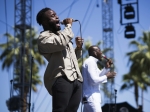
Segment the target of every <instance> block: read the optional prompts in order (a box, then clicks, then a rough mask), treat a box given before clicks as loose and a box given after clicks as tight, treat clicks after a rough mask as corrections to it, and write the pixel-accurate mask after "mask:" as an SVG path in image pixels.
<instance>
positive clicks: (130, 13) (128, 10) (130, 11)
mask: <svg viewBox="0 0 150 112" xmlns="http://www.w3.org/2000/svg"><path fill="white" fill-rule="evenodd" d="M124 17H125V18H126V19H133V18H135V11H134V8H133V7H132V5H131V4H127V5H126V7H125V11H124Z"/></svg>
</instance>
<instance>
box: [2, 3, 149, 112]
mask: <svg viewBox="0 0 150 112" xmlns="http://www.w3.org/2000/svg"><path fill="white" fill-rule="evenodd" d="M5 1H6V8H5ZM131 1H132V0H131ZM133 1H134V0H133ZM72 2H73V0H63V1H62V0H53V1H52V0H51V1H50V0H38V1H37V0H33V4H32V8H33V12H32V26H33V27H35V28H36V29H37V31H41V30H42V27H41V26H39V25H38V24H37V23H36V14H37V13H38V11H39V10H41V9H42V8H44V7H50V8H51V9H53V10H55V12H56V13H57V14H58V15H59V17H60V20H63V19H64V18H67V17H71V18H74V19H78V20H79V21H80V22H81V24H82V37H83V38H84V39H85V40H86V39H91V41H92V43H93V44H96V42H97V41H99V40H102V12H101V2H102V1H101V0H76V2H75V3H74V4H73V5H72V6H71V4H72ZM97 4H99V7H96V5H97ZM149 7H150V0H139V23H137V24H134V27H135V30H136V38H134V39H135V40H136V39H137V38H138V37H139V36H142V31H148V30H149V31H150V13H149ZM5 9H6V10H5ZM5 12H6V13H5ZM0 14H1V16H0V43H6V42H7V38H6V37H4V36H3V34H4V33H5V32H6V29H8V33H10V34H12V35H13V34H14V31H13V28H12V27H13V26H14V0H9V1H8V0H0ZM119 14H120V9H119V5H118V3H117V0H113V25H114V26H113V35H114V37H113V41H114V60H115V66H116V72H117V77H116V78H115V87H114V89H117V90H118V92H117V103H119V102H124V101H127V102H128V103H129V104H131V105H132V106H133V107H136V104H135V100H134V91H133V89H129V90H127V91H123V92H120V91H119V89H120V86H121V85H122V76H123V74H125V73H127V72H128V70H129V66H128V65H127V62H128V60H127V58H126V56H125V54H126V53H127V52H129V51H131V50H133V48H131V47H129V42H130V41H131V40H134V39H126V38H125V37H124V30H125V29H124V27H125V26H122V25H120V22H119V21H120V15H119ZM6 17H7V21H6ZM6 22H7V24H8V27H6V24H5V23H6ZM73 31H74V34H75V36H77V34H78V31H79V24H78V23H73ZM0 53H1V50H0ZM0 66H1V62H0ZM44 71H45V66H44V67H41V69H40V73H39V74H40V76H41V80H42V81H43V74H44ZM12 72H13V69H12V68H10V69H9V70H4V71H2V70H1V68H0V77H1V78H0V90H1V92H0V99H1V100H0V110H1V112H8V110H7V107H6V103H5V102H6V100H7V99H8V98H9V94H10V93H9V92H10V79H12ZM38 89H39V92H37V93H32V98H31V99H32V102H31V103H32V104H33V103H34V112H50V111H51V97H50V96H49V94H48V93H47V91H46V89H45V87H44V85H43V86H38ZM139 92H141V90H140V91H139ZM149 94H150V89H149V90H148V92H147V93H144V109H143V110H144V112H149V110H150V107H149V106H150V97H149ZM139 104H141V97H139ZM32 107H33V105H31V108H32ZM78 112H80V109H79V111H78Z"/></svg>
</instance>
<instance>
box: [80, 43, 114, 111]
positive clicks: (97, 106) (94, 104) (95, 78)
mask: <svg viewBox="0 0 150 112" xmlns="http://www.w3.org/2000/svg"><path fill="white" fill-rule="evenodd" d="M88 53H89V57H88V58H87V59H86V60H85V61H84V63H83V66H82V75H83V102H84V109H83V112H102V110H101V94H100V87H99V86H100V83H105V82H107V79H109V78H114V77H115V75H116V73H115V72H110V66H111V64H112V61H111V60H110V59H109V60H108V61H107V63H106V65H105V67H104V68H103V69H102V70H100V69H99V68H98V66H97V62H98V61H99V60H101V58H102V52H101V50H100V48H99V47H98V46H95V45H94V46H91V47H89V49H88Z"/></svg>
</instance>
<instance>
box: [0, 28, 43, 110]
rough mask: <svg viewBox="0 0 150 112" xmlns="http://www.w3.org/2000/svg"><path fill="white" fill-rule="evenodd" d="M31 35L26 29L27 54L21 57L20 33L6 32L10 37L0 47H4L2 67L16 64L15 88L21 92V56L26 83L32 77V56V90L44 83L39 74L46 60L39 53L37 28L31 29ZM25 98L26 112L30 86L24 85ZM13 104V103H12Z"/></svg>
mask: <svg viewBox="0 0 150 112" xmlns="http://www.w3.org/2000/svg"><path fill="white" fill-rule="evenodd" d="M31 32H32V33H31V36H30V30H27V31H26V41H27V42H26V43H24V46H23V47H24V49H25V51H24V52H25V56H24V57H20V47H19V46H20V44H21V43H20V42H21V40H20V38H19V36H20V35H17V36H16V37H13V36H12V35H10V34H8V33H6V34H4V35H5V36H7V37H8V43H4V44H0V48H1V49H2V54H1V56H0V60H1V61H2V69H3V70H4V69H9V68H10V67H11V66H14V79H13V80H14V81H13V82H14V89H15V90H19V92H20V87H19V86H17V85H18V84H19V83H21V82H20V75H21V73H20V60H21V58H22V59H23V61H24V63H23V66H24V74H25V75H24V83H25V84H26V83H28V84H29V79H30V72H31V68H30V65H31V61H30V57H31V55H32V57H34V64H33V66H32V73H33V74H32V90H33V91H34V92H37V88H36V86H37V85H39V84H42V81H41V79H40V76H39V74H38V72H39V67H40V66H41V65H45V61H44V60H43V58H42V57H41V55H40V54H39V53H38V48H37V45H36V41H37V39H36V37H37V36H36V34H37V32H36V31H35V29H33V28H32V29H31ZM31 37H32V38H31ZM30 40H31V45H32V49H31V48H30V46H29V43H28V42H30ZM23 91H24V93H23V94H24V96H23V97H24V98H23V111H24V112H25V111H26V110H27V95H28V93H29V86H25V87H24V90H23ZM9 103H10V102H9V101H8V109H10V108H11V107H9V106H10V105H9ZM11 105H12V104H11Z"/></svg>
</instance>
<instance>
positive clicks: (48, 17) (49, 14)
mask: <svg viewBox="0 0 150 112" xmlns="http://www.w3.org/2000/svg"><path fill="white" fill-rule="evenodd" d="M72 22H73V19H72V18H66V19H64V20H63V23H64V25H65V26H66V25H67V24H71V25H72ZM42 26H43V29H44V31H46V30H50V31H52V32H53V33H55V34H56V35H57V31H59V30H61V27H60V20H59V17H58V16H57V14H56V13H55V11H53V10H48V11H46V12H45V14H44V20H43V22H42ZM75 41H76V45H77V48H79V49H81V48H82V44H83V39H82V38H81V37H76V38H75Z"/></svg>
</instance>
